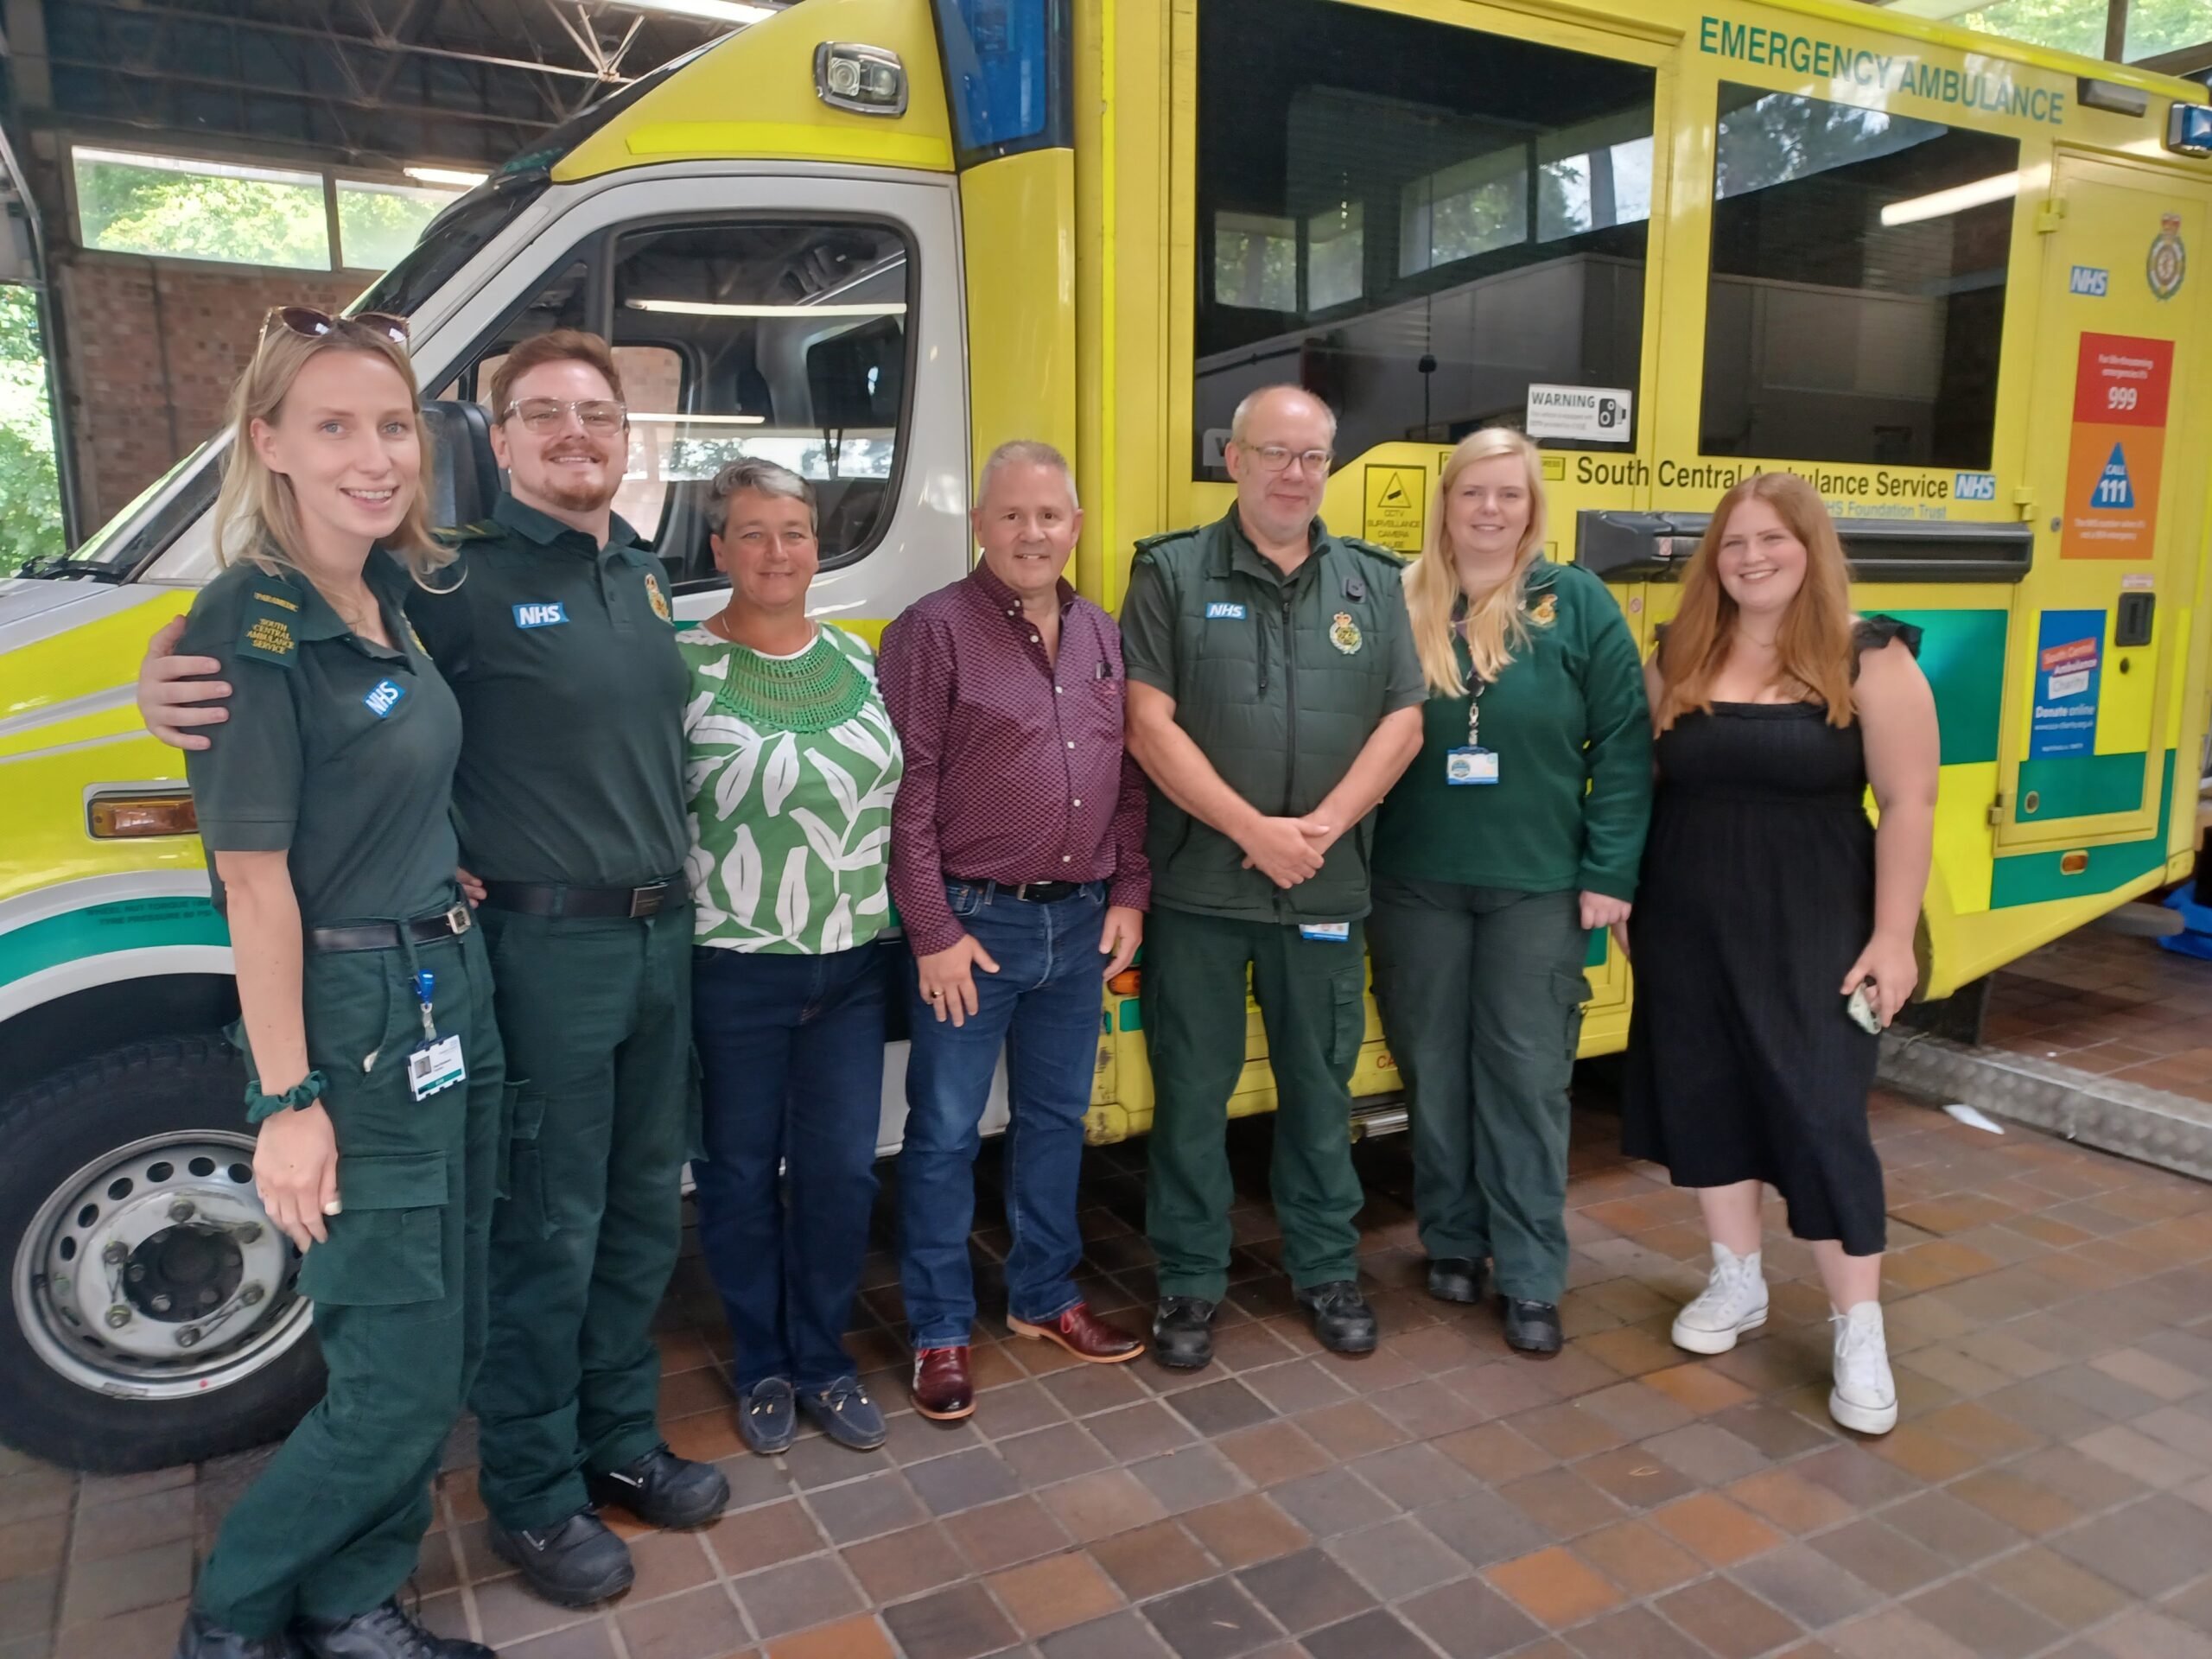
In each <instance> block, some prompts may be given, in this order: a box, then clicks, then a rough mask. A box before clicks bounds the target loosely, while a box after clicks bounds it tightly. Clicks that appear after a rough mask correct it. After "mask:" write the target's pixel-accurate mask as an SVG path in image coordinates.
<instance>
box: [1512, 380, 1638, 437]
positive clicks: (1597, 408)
mask: <svg viewBox="0 0 2212 1659" xmlns="http://www.w3.org/2000/svg"><path fill="white" fill-rule="evenodd" d="M1629 408H1630V394H1629V393H1628V392H1627V391H1624V390H1623V389H1622V388H1621V387H1618V386H1545V385H1530V386H1529V405H1528V412H1527V417H1526V418H1525V419H1524V420H1523V421H1522V430H1524V431H1526V432H1527V433H1528V435H1529V436H1530V437H1532V438H1581V439H1583V440H1585V441H1586V442H1597V443H1626V442H1628V416H1629Z"/></svg>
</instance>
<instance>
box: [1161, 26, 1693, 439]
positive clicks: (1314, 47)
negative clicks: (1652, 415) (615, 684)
mask: <svg viewBox="0 0 2212 1659" xmlns="http://www.w3.org/2000/svg"><path fill="white" fill-rule="evenodd" d="M1655 92H1656V76H1655V73H1654V72H1653V71H1652V70H1651V69H1650V68H1649V67H1645V66H1643V65H1640V64H1634V63H1626V62H1622V61H1620V60H1616V59H1613V58H1609V57H1605V56H1601V55H1599V54H1594V53H1590V52H1578V51H1570V50H1567V49H1566V48H1561V47H1555V46H1551V45H1547V44H1543V43H1541V42H1537V41H1526V40H1520V39H1516V38H1515V37H1513V36H1511V35H1497V34H1487V33H1484V32H1483V31H1481V30H1479V29H1470V28H1465V27H1463V26H1460V25H1459V24H1455V23H1445V22H1430V21H1427V20H1425V19H1422V18H1418V17H1411V16H1398V15H1395V14H1394V13H1391V12H1388V11H1383V10H1377V9H1374V8H1370V7H1366V6H1347V5H1341V4H1337V3H1332V0H1204V3H1203V4H1201V5H1200V6H1199V7H1198V167H1197V174H1196V177H1197V190H1198V201H1197V207H1198V223H1197V235H1196V237H1195V238H1194V240H1195V243H1196V246H1197V251H1198V270H1197V272H1196V276H1197V301H1198V303H1197V308H1196V310H1197V315H1196V317H1195V324H1196V326H1195V329H1194V346H1195V356H1196V359H1197V360H1196V362H1195V363H1194V364H1193V365H1192V417H1193V418H1192V426H1193V428H1194V431H1193V435H1192V437H1193V453H1192V476H1193V477H1195V478H1200V479H1222V478H1225V477H1227V475H1228V474H1227V473H1226V471H1225V470H1224V468H1223V466H1222V464H1221V458H1220V454H1221V452H1220V445H1221V441H1222V440H1223V439H1224V437H1225V436H1226V435H1227V430H1228V427H1229V423H1230V414H1231V412H1232V411H1233V410H1235V409H1236V404H1237V403H1238V401H1239V400H1240V399H1242V398H1243V396H1244V395H1245V394H1246V393H1247V392H1249V391H1252V390H1253V389H1255V387H1258V386H1262V385H1269V384H1271V383H1274V382H1278V381H1284V380H1294V381H1297V382H1299V383H1300V384H1301V385H1305V386H1306V387H1307V388H1309V389H1310V390H1312V391H1315V392H1317V393H1319V395H1320V396H1321V397H1324V398H1325V399H1326V400H1327V401H1328V402H1329V404H1331V405H1332V407H1333V408H1335V409H1336V410H1338V416H1339V425H1338V432H1337V443H1336V450H1337V454H1338V459H1339V461H1347V460H1350V459H1351V458H1354V457H1356V456H1357V455H1358V454H1361V453H1362V452H1363V451H1364V450H1366V449H1368V448H1371V447H1372V446H1374V445H1376V444H1378V443H1383V442H1391V441H1394V440H1417V441H1421V442H1436V443H1449V442H1453V441H1454V440H1456V439H1458V438H1459V437H1460V436H1461V435H1464V434H1465V433H1467V432H1470V431H1471V430H1473V429H1475V428H1477V427H1478V426H1481V425H1484V424H1485V423H1489V422H1492V421H1497V420H1510V421H1514V422H1516V423H1517V422H1519V421H1520V420H1522V418H1523V417H1524V415H1525V412H1526V410H1527V406H1528V401H1529V387H1530V386H1531V385H1566V386H1582V387H1592V388H1617V389H1624V390H1627V391H1630V393H1631V394H1632V395H1631V397H1630V399H1629V408H1628V409H1626V410H1622V409H1621V408H1620V404H1619V400H1618V399H1611V398H1608V399H1603V400H1600V401H1601V402H1602V404H1603V406H1604V408H1605V410H1607V411H1608V416H1607V419H1606V422H1605V429H1604V430H1602V431H1600V432H1593V433H1592V435H1588V436H1586V437H1584V438H1577V439H1573V440H1570V441H1568V442H1565V443H1564V444H1561V445H1559V446H1557V447H1563V448H1577V449H1595V450H1599V451H1613V452H1619V451H1623V450H1626V449H1629V448H1632V447H1633V446H1634V442H1635V437H1636V424H1635V423H1636V421H1637V419H1639V418H1641V416H1642V410H1643V398H1642V397H1639V396H1634V395H1633V394H1634V393H1636V392H1637V391H1639V390H1640V388H1639V386H1638V378H1639V369H1640V365H1641V363H1642V358H1643V309H1644V303H1643V299H1644V267H1645V264H1646V260H1647V257H1648V253H1649V239H1650V238H1649V221H1650V217H1651V194H1652V189H1651V186H1652V167H1653V160H1654V156H1655V153H1656V144H1655V138H1656V133H1655V125H1654V114H1655V111H1654V99H1655Z"/></svg>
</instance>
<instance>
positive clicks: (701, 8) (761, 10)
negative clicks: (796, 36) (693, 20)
mask: <svg viewBox="0 0 2212 1659" xmlns="http://www.w3.org/2000/svg"><path fill="white" fill-rule="evenodd" d="M618 3H620V5H622V6H624V7H626V8H627V9H628V10H631V11H664V12H668V13H671V14H672V15H674V16H678V17H704V18H705V19H707V21H708V22H715V23H759V22H766V21H767V20H768V19H769V18H771V17H772V16H775V15H776V8H775V7H773V6H755V5H748V4H747V3H745V0H618Z"/></svg>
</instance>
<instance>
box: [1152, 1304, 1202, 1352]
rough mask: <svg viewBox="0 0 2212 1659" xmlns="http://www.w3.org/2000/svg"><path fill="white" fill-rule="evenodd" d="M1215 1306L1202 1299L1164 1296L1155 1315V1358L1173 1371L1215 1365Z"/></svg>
mask: <svg viewBox="0 0 2212 1659" xmlns="http://www.w3.org/2000/svg"><path fill="white" fill-rule="evenodd" d="M1213 1308H1214V1305H1213V1304H1212V1303H1211V1302H1210V1301H1207V1300H1205V1298H1204V1297H1202V1296H1163V1297H1161V1298H1160V1306H1158V1307H1157V1308H1156V1309H1154V1312H1153V1315H1152V1357H1154V1359H1156V1360H1158V1361H1159V1362H1160V1363H1161V1364H1162V1365H1165V1366H1166V1368H1167V1369H1168V1370H1171V1371H1195V1370H1198V1368H1199V1367H1201V1366H1204V1365H1211V1364H1212V1363H1213Z"/></svg>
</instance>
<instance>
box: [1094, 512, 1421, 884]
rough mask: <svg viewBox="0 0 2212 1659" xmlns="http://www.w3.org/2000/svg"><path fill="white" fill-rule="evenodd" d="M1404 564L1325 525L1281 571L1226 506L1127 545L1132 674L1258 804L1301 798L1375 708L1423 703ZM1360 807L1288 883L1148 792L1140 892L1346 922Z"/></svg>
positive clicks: (1314, 797)
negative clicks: (1146, 886) (1315, 862)
mask: <svg viewBox="0 0 2212 1659" xmlns="http://www.w3.org/2000/svg"><path fill="white" fill-rule="evenodd" d="M1401 579H1402V564H1401V563H1400V561H1399V559H1398V557H1397V556H1396V555H1395V554H1392V553H1389V552H1387V551H1385V550H1383V549H1382V548H1379V547H1376V546H1373V545H1371V544H1370V543H1366V542H1360V541H1355V540H1352V539H1351V538H1349V537H1335V536H1332V535H1330V534H1329V533H1328V531H1327V530H1326V529H1325V527H1323V526H1321V525H1320V524H1319V523H1318V522H1317V523H1316V525H1315V531H1314V541H1313V553H1312V555H1311V556H1309V557H1308V558H1307V559H1306V563H1303V564H1301V565H1300V567H1299V568H1298V569H1296V570H1295V571H1294V572H1293V573H1292V574H1291V575H1288V576H1285V575H1282V574H1281V572H1280V571H1279V570H1277V569H1275V567H1274V566H1273V565H1272V564H1269V563H1268V562H1267V561H1266V560H1265V559H1263V558H1262V557H1261V556H1260V555H1259V553H1258V552H1257V551H1256V550H1255V549H1254V548H1253V546H1252V544H1251V543H1250V542H1249V540H1248V539H1247V538H1246V537H1245V536H1244V534H1243V530H1242V528H1241V527H1240V526H1239V525H1238V524H1237V522H1236V512H1235V509H1234V508H1232V509H1231V510H1230V513H1229V514H1228V515H1227V516H1225V517H1224V518H1221V519H1220V520H1218V521H1217V522H1216V523H1214V524H1208V525H1205V526H1203V527H1201V528H1199V529H1197V530H1192V531H1181V532H1179V533H1176V534H1173V535H1167V536H1157V537H1151V538H1150V539H1148V540H1146V541H1143V542H1140V543H1138V544H1137V550H1136V556H1135V564H1134V566H1133V568H1132V570H1131V575H1130V588H1129V595H1128V603H1127V604H1126V605H1125V607H1123V610H1122V634H1123V640H1124V651H1125V655H1126V657H1127V659H1128V672H1129V675H1130V677H1132V678H1134V679H1137V680H1139V681H1141V682H1144V683H1149V684H1153V685H1154V686H1155V687H1156V688H1157V689H1159V690H1162V691H1165V692H1166V693H1167V694H1168V695H1169V696H1173V698H1174V699H1175V705H1176V709H1175V718H1176V721H1177V723H1178V724H1179V725H1180V726H1181V727H1182V728H1184V730H1185V731H1186V732H1188V733H1189V734H1191V736H1192V740H1193V741H1196V742H1197V744H1198V747H1199V748H1200V749H1201V750H1203V751H1204V752H1205V756H1206V759H1207V760H1210V761H1211V763H1212V764H1213V767H1214V769H1215V771H1217V772H1219V773H1220V774H1221V777H1222V779H1223V781H1224V782H1225V783H1227V784H1228V785H1229V786H1230V788H1231V789H1234V790H1235V791H1236V792H1237V793H1238V794H1239V795H1240V796H1242V797H1243V798H1244V799H1245V800H1246V801H1247V802H1248V803H1249V804H1251V805H1252V806H1254V807H1255V808H1257V809H1258V810H1260V811H1262V812H1264V813H1267V814H1268V815H1269V816H1272V817H1300V816H1302V815H1303V814H1305V813H1307V812H1310V811H1312V810H1313V809H1314V808H1315V807H1316V806H1318V805H1319V804H1320V802H1321V800H1322V798H1323V797H1325V796H1326V795H1327V794H1328V792H1329V791H1331V790H1332V789H1333V788H1335V787H1336V785H1337V784H1338V781H1339V780H1340V779H1343V777H1344V773H1345V772H1347V771H1349V770H1350V769H1351V764H1352V762H1353V760H1356V759H1357V757H1358V754H1359V752H1360V750H1361V748H1362V747H1363V746H1364V745H1365V744H1366V742H1367V740H1368V739H1369V738H1370V736H1371V735H1373V734H1374V731H1375V728H1376V725H1377V724H1379V723H1380V722H1381V721H1382V720H1383V716H1384V715H1388V714H1390V713H1392V712H1393V711H1395V709H1403V708H1410V707H1413V706H1414V705H1415V704H1417V703H1419V702H1421V698H1422V695H1423V691H1422V686H1421V669H1420V664H1419V662H1418V661H1417V659H1416V658H1415V657H1414V651H1413V640H1412V634H1411V630H1410V627H1409V626H1408V619H1407V614H1406V602H1405V598H1404V594H1403V592H1402V588H1401ZM1373 840H1374V818H1373V815H1372V814H1370V816H1369V817H1367V818H1365V819H1363V820H1362V821H1361V823H1359V824H1357V826H1356V827H1355V828H1353V829H1351V830H1350V831H1349V832H1347V833H1345V834H1344V835H1343V836H1340V837H1339V838H1338V841H1337V842H1336V843H1335V844H1334V845H1333V846H1332V847H1331V848H1330V849H1329V852H1328V855H1327V858H1326V861H1325V864H1324V865H1323V868H1322V869H1321V872H1320V874H1318V875H1316V876H1314V877H1313V879H1311V880H1307V881H1304V882H1301V883H1300V884H1299V885H1298V886H1297V887H1292V888H1290V889H1288V890H1287V891H1286V890H1283V889H1281V888H1278V887H1276V886H1275V885H1274V883H1273V882H1272V881H1270V880H1268V878H1267V877H1266V876H1264V875H1262V874H1260V873H1259V872H1258V871H1257V870H1248V869H1245V868H1243V859H1244V855H1243V850H1242V849H1240V848H1239V847H1238V846H1237V845H1236V842H1233V841H1231V840H1230V838H1229V837H1228V836H1224V835H1223V834H1222V833H1221V832H1220V831H1218V830H1217V829H1212V828H1211V827H1210V826H1208V825H1206V824H1205V823H1200V822H1199V821H1198V819H1196V818H1194V817H1192V816H1191V815H1190V814H1188V813H1186V812H1185V811H1184V810H1182V809H1181V808H1180V807H1179V806H1177V805H1176V804H1174V803H1173V801H1171V800H1169V799H1168V798H1166V795H1164V794H1163V793H1161V792H1160V791H1158V790H1156V789H1155V790H1154V791H1153V796H1152V816H1151V822H1150V826H1149V829H1148V831H1147V840H1146V851H1147V854H1148V855H1149V856H1150V858H1151V861H1152V871H1153V901H1154V903H1155V904H1164V905H1168V906H1173V907H1174V908H1176V909H1179V910H1189V911H1196V912H1200V913H1202V914H1207V915H1217V916H1228V917H1235V918H1243V919H1249V920H1272V921H1280V922H1335V921H1352V920H1357V918H1360V917H1363V916H1364V915H1366V913H1367V911H1368V882H1369V859H1370V850H1371V848H1372V843H1373Z"/></svg>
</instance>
